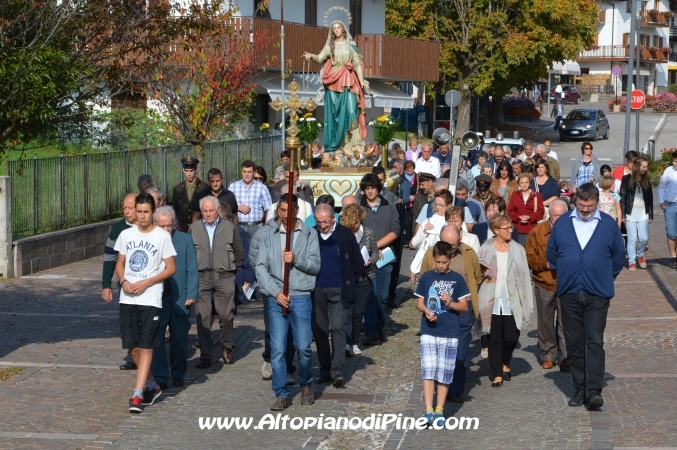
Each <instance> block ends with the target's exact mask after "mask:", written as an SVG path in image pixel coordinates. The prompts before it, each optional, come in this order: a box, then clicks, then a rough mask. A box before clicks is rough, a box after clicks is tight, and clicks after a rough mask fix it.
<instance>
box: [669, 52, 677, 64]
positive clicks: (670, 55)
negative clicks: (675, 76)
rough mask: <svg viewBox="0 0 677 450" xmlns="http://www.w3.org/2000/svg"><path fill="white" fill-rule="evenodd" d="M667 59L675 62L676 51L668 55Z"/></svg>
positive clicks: (676, 60)
mask: <svg viewBox="0 0 677 450" xmlns="http://www.w3.org/2000/svg"><path fill="white" fill-rule="evenodd" d="M668 59H669V60H670V61H672V62H677V52H672V53H670V54H669V55H668Z"/></svg>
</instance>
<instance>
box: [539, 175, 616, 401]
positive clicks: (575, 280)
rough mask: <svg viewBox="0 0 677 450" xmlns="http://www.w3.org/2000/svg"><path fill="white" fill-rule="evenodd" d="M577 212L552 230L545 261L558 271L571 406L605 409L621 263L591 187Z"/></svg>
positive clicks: (612, 225) (610, 222) (581, 195)
mask: <svg viewBox="0 0 677 450" xmlns="http://www.w3.org/2000/svg"><path fill="white" fill-rule="evenodd" d="M577 194H578V197H577V199H576V208H575V209H574V210H573V211H572V212H571V214H568V215H564V216H562V217H561V218H560V219H559V220H558V221H557V222H556V223H555V225H554V226H553V228H552V232H551V234H550V240H549V241H548V248H547V251H546V257H547V259H548V264H549V266H550V268H551V269H553V270H556V271H557V294H558V295H559V297H560V303H561V308H562V325H563V326H564V337H565V338H566V343H567V352H568V358H569V364H570V366H571V378H572V380H573V385H574V396H573V397H572V398H571V399H570V400H569V406H581V405H582V404H584V403H587V406H588V408H589V409H593V410H594V409H598V408H600V407H601V406H602V405H603V404H604V399H603V398H602V385H603V382H604V381H603V379H604V358H605V354H604V328H605V326H606V316H607V312H608V310H609V302H610V301H611V298H612V297H613V296H614V280H615V279H616V276H617V275H618V274H619V273H620V272H621V269H623V264H625V247H624V245H623V237H622V236H621V232H620V230H619V229H618V224H617V223H616V221H615V220H614V219H612V218H611V216H609V215H608V214H602V213H600V211H599V210H598V209H597V204H598V202H599V190H598V189H597V187H595V185H594V184H592V183H585V184H583V185H581V186H579V187H578V189H577Z"/></svg>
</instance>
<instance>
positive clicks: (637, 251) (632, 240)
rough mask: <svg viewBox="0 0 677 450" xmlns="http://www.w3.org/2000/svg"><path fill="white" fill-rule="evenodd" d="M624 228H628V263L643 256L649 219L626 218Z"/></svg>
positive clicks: (647, 238) (632, 262)
mask: <svg viewBox="0 0 677 450" xmlns="http://www.w3.org/2000/svg"><path fill="white" fill-rule="evenodd" d="M666 217H667V216H666ZM625 229H626V230H628V263H629V264H635V258H637V257H639V256H644V249H645V248H646V243H647V242H649V221H648V220H642V221H641V222H635V221H632V220H626V221H625Z"/></svg>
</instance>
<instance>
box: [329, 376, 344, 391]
mask: <svg viewBox="0 0 677 450" xmlns="http://www.w3.org/2000/svg"><path fill="white" fill-rule="evenodd" d="M343 383H345V380H344V379H343V376H341V375H336V376H335V377H334V379H333V380H332V381H331V384H333V385H334V387H335V388H337V387H341V386H343Z"/></svg>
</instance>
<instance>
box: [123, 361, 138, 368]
mask: <svg viewBox="0 0 677 450" xmlns="http://www.w3.org/2000/svg"><path fill="white" fill-rule="evenodd" d="M136 369H137V367H136V364H134V363H133V362H125V363H124V364H121V365H120V370H136Z"/></svg>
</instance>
